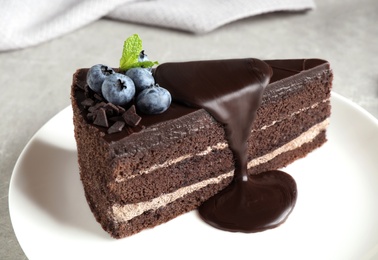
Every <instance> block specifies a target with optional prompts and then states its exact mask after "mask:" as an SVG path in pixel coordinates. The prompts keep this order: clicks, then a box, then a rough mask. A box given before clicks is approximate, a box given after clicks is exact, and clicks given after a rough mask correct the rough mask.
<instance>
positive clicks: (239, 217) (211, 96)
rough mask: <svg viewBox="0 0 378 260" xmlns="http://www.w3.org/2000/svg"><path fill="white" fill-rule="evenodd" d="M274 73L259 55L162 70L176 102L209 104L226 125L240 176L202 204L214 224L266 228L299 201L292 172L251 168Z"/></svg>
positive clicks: (230, 227)
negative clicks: (254, 172) (252, 140)
mask: <svg viewBox="0 0 378 260" xmlns="http://www.w3.org/2000/svg"><path fill="white" fill-rule="evenodd" d="M291 73H293V72H291ZM271 76H272V69H271V67H270V66H269V65H268V64H267V63H265V62H263V61H261V60H258V59H234V60H216V61H198V62H184V63H179V64H178V63H166V64H163V65H160V66H159V67H158V68H157V69H156V72H155V80H156V82H157V83H159V84H160V85H162V86H164V87H165V88H167V89H168V90H169V91H170V92H171V94H172V96H173V97H174V99H175V100H176V101H178V102H181V103H184V104H186V105H188V106H192V107H198V108H203V109H205V110H206V111H207V112H208V113H210V114H211V115H212V116H213V117H214V118H215V119H216V120H217V121H219V122H220V123H222V124H223V125H224V128H225V134H226V138H227V141H228V143H229V147H230V149H231V151H232V152H233V155H234V161H235V172H234V179H233V182H232V183H231V184H230V185H229V186H228V187H227V188H226V189H225V190H223V191H222V192H220V193H218V194H217V195H215V196H214V197H212V198H210V199H209V200H208V201H206V202H205V203H204V204H203V205H202V206H201V207H200V208H199V213H200V215H201V217H202V218H203V219H204V220H205V221H206V222H207V223H209V224H210V225H212V226H214V227H217V228H220V229H224V230H229V231H241V232H257V231H262V230H265V229H268V228H273V227H275V226H277V225H279V224H280V223H282V222H283V221H284V220H285V219H286V218H287V216H288V214H290V212H291V211H292V209H293V207H294V205H295V201H296V194H297V191H296V184H295V181H294V180H293V179H292V178H291V177H290V176H289V175H287V174H285V173H283V172H278V171H271V172H268V173H263V174H260V175H259V176H254V177H253V178H251V177H249V176H248V172H247V140H248V137H249V135H250V133H251V129H252V124H253V121H254V118H255V115H256V111H257V109H258V108H259V106H260V103H261V100H262V95H263V92H264V89H265V87H266V86H267V85H268V83H269V81H270V78H271Z"/></svg>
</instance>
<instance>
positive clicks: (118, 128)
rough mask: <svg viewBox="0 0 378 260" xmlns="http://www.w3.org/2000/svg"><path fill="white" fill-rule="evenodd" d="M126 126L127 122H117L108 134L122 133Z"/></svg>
mask: <svg viewBox="0 0 378 260" xmlns="http://www.w3.org/2000/svg"><path fill="white" fill-rule="evenodd" d="M124 126H125V122H123V121H117V122H115V123H114V124H113V125H112V126H111V127H109V129H108V134H114V133H118V132H121V131H122V129H123V127H124Z"/></svg>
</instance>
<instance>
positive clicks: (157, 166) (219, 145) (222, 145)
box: [115, 99, 330, 182]
mask: <svg viewBox="0 0 378 260" xmlns="http://www.w3.org/2000/svg"><path fill="white" fill-rule="evenodd" d="M329 100H330V99H324V100H322V101H321V102H316V103H314V104H313V105H311V106H309V107H305V108H301V109H299V110H298V111H295V112H293V113H291V114H290V115H289V116H287V117H285V118H282V119H281V120H277V121H273V122H272V123H270V124H269V125H265V126H262V127H261V128H260V129H259V130H253V131H252V132H254V131H261V130H265V129H267V128H269V127H271V126H274V125H275V124H277V123H279V122H282V121H283V120H286V119H287V118H290V117H293V116H295V115H298V114H300V113H302V112H304V111H307V110H309V109H314V108H316V107H317V106H319V104H321V103H325V102H328V101H329ZM227 147H228V143H227V142H220V143H217V144H216V145H213V146H209V147H207V149H206V150H204V151H201V152H199V153H196V154H185V155H182V156H180V157H177V158H174V159H170V160H167V161H165V162H164V163H161V164H154V165H152V166H150V167H149V168H147V169H144V170H140V171H139V173H138V174H132V175H129V176H127V177H123V176H117V178H116V180H115V181H116V182H123V181H126V180H128V179H132V178H135V177H137V176H140V175H143V174H148V173H150V172H153V171H155V170H158V169H161V168H166V167H169V166H171V165H173V164H176V163H179V162H181V161H183V160H186V159H189V158H192V157H194V156H205V155H207V154H209V153H210V152H211V151H214V150H223V149H225V148H227Z"/></svg>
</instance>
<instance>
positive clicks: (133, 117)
mask: <svg viewBox="0 0 378 260" xmlns="http://www.w3.org/2000/svg"><path fill="white" fill-rule="evenodd" d="M122 118H123V120H125V122H126V124H128V125H129V126H137V125H138V124H139V122H140V120H142V118H141V117H140V116H139V115H138V114H137V113H136V110H135V106H134V105H132V106H131V107H130V108H129V109H128V110H126V112H125V113H123V114H122Z"/></svg>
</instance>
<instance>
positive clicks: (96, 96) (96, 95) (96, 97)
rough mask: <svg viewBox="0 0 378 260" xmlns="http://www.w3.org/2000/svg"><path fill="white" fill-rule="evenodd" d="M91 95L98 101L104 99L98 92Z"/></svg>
mask: <svg viewBox="0 0 378 260" xmlns="http://www.w3.org/2000/svg"><path fill="white" fill-rule="evenodd" d="M93 97H94V98H95V99H97V100H98V101H104V98H103V97H102V96H100V95H99V94H97V93H96V94H94V95H93Z"/></svg>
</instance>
